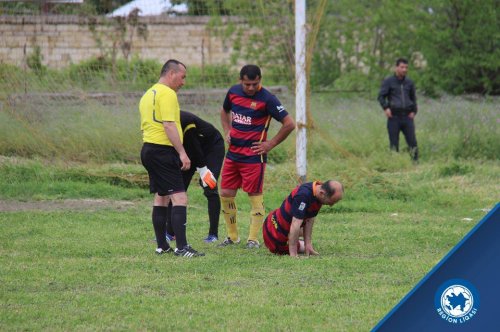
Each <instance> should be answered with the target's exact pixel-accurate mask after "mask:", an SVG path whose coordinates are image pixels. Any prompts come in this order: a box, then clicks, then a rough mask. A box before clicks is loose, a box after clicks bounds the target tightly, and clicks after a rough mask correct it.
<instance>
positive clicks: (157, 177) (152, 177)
mask: <svg viewBox="0 0 500 332" xmlns="http://www.w3.org/2000/svg"><path fill="white" fill-rule="evenodd" d="M141 162H142V165H143V166H144V168H146V170H147V171H148V174H149V191H150V192H151V193H158V195H160V196H166V195H172V194H175V193H179V192H185V191H186V189H185V187H184V182H183V180H182V173H181V160H180V158H179V154H178V153H177V151H175V149H174V148H173V147H172V146H166V145H159V144H152V143H144V144H143V146H142V150H141Z"/></svg>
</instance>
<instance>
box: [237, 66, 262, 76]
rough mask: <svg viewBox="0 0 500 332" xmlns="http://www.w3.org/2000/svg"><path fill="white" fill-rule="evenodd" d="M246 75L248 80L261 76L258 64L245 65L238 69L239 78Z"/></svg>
mask: <svg viewBox="0 0 500 332" xmlns="http://www.w3.org/2000/svg"><path fill="white" fill-rule="evenodd" d="M244 76H246V77H247V78H248V79H249V80H255V79H257V77H258V78H262V74H261V73H260V68H259V66H256V65H245V66H243V67H242V68H241V70H240V79H243V77H244Z"/></svg>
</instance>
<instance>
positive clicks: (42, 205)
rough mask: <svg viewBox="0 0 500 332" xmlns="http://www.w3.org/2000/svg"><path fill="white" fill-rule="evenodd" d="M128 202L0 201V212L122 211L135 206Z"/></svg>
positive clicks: (72, 200)
mask: <svg viewBox="0 0 500 332" xmlns="http://www.w3.org/2000/svg"><path fill="white" fill-rule="evenodd" d="M135 205H136V203H134V202H130V201H115V200H107V199H87V198H86V199H61V200H50V201H28V202H22V201H16V200H0V212H15V211H58V210H70V211H81V210H86V211H96V210H100V209H116V210H124V209H127V208H130V207H133V206H135Z"/></svg>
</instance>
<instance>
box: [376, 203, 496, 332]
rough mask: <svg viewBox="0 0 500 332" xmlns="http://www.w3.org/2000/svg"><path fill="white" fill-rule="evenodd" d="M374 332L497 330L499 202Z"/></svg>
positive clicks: (475, 331) (474, 331)
mask: <svg viewBox="0 0 500 332" xmlns="http://www.w3.org/2000/svg"><path fill="white" fill-rule="evenodd" d="M372 331H377V332H383V331H390V332H393V331H418V332H422V331H426V332H432V331H439V332H445V331H454V332H456V331H460V332H463V331H473V332H477V331H500V203H498V204H497V205H496V206H495V208H494V209H493V210H491V211H490V212H489V213H488V214H487V215H486V216H485V217H484V218H483V219H482V220H481V221H480V222H479V223H478V224H477V225H476V226H475V227H474V228H473V229H472V230H471V231H470V232H469V233H468V234H467V235H466V236H465V237H464V238H463V239H462V240H461V241H460V242H459V243H458V244H457V245H456V246H455V247H454V248H453V249H452V250H451V251H450V252H449V253H448V254H447V255H446V256H445V257H444V258H443V259H442V260H441V262H439V263H438V264H437V265H436V266H435V267H434V268H433V269H432V270H431V271H430V272H429V273H428V274H427V275H426V276H425V277H424V278H423V279H422V280H421V281H420V282H419V283H418V284H417V285H416V286H415V288H413V290H412V291H411V292H410V293H408V295H406V296H405V297H404V298H403V299H402V300H401V302H400V303H399V304H398V305H397V306H396V307H394V309H392V310H391V312H389V314H387V316H386V317H385V318H384V319H382V320H381V321H380V322H379V323H378V324H377V326H375V327H374V328H373V330H372Z"/></svg>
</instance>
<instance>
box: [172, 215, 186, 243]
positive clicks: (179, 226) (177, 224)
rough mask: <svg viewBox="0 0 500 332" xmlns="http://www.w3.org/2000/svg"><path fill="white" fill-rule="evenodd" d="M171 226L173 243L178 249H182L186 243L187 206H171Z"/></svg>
mask: <svg viewBox="0 0 500 332" xmlns="http://www.w3.org/2000/svg"><path fill="white" fill-rule="evenodd" d="M171 221H172V227H173V228H174V232H175V243H176V245H177V248H178V249H179V250H182V249H183V248H184V247H185V246H186V244H187V240H186V222H187V208H186V207H185V206H173V207H172V219H171Z"/></svg>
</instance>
